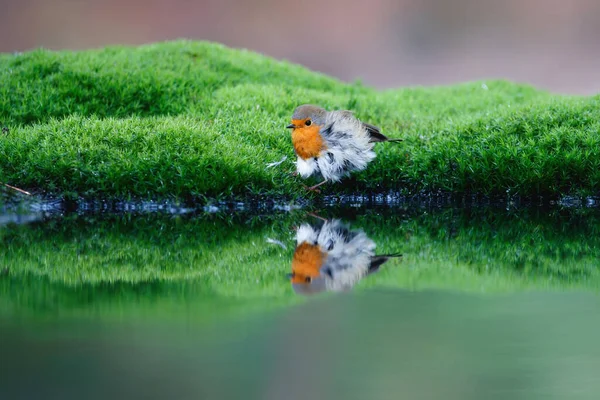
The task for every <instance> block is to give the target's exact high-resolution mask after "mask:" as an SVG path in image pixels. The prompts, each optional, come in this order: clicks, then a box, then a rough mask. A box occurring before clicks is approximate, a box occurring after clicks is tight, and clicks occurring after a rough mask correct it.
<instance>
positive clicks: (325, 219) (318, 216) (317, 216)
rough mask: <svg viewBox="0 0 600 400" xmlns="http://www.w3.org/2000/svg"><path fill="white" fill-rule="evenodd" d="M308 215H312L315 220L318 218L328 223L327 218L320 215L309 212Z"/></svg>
mask: <svg viewBox="0 0 600 400" xmlns="http://www.w3.org/2000/svg"><path fill="white" fill-rule="evenodd" d="M307 214H308V215H310V216H311V217H315V218H317V219H320V220H321V221H324V222H327V218H323V217H321V216H320V215H317V214H316V213H313V212H309V213H307Z"/></svg>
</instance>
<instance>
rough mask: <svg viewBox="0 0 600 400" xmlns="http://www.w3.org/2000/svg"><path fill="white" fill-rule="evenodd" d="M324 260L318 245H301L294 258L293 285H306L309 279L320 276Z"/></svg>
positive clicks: (297, 248)
mask: <svg viewBox="0 0 600 400" xmlns="http://www.w3.org/2000/svg"><path fill="white" fill-rule="evenodd" d="M324 259H325V254H323V252H322V251H321V249H320V248H319V246H318V245H314V244H309V243H306V242H305V243H301V244H300V245H299V246H298V247H296V251H295V252H294V257H293V258H292V274H293V275H292V283H304V282H305V279H306V278H307V277H311V278H314V277H317V276H319V274H320V269H321V266H322V265H323V261H324Z"/></svg>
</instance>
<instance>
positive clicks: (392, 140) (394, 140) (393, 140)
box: [387, 139, 404, 143]
mask: <svg viewBox="0 0 600 400" xmlns="http://www.w3.org/2000/svg"><path fill="white" fill-rule="evenodd" d="M387 141H388V142H392V143H394V142H396V143H397V142H403V141H404V139H388V140H387Z"/></svg>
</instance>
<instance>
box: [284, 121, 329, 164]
mask: <svg viewBox="0 0 600 400" xmlns="http://www.w3.org/2000/svg"><path fill="white" fill-rule="evenodd" d="M292 122H294V123H295V121H292ZM292 144H293V145H294V150H296V154H297V155H298V156H299V157H300V158H302V159H304V160H306V159H309V158H313V157H318V156H319V155H320V154H321V151H323V150H325V148H326V146H325V143H324V142H323V138H322V137H321V135H320V134H319V127H318V126H317V125H311V126H303V127H299V128H296V129H294V130H293V131H292Z"/></svg>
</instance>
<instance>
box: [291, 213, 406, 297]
mask: <svg viewBox="0 0 600 400" xmlns="http://www.w3.org/2000/svg"><path fill="white" fill-rule="evenodd" d="M375 247H376V245H375V242H373V241H372V240H371V239H369V238H368V237H367V235H366V234H365V233H364V232H363V231H362V230H351V229H350V227H349V225H347V224H345V223H343V222H341V221H340V220H337V219H333V220H325V219H322V220H321V222H318V223H315V224H308V223H304V224H302V225H300V226H299V227H298V229H297V230H296V249H295V251H294V256H293V259H292V272H291V274H288V278H289V279H290V281H291V283H292V287H293V289H294V291H295V292H296V293H299V294H313V293H318V292H322V291H325V290H329V291H336V292H337V291H345V290H349V289H351V288H352V287H353V286H354V285H355V284H356V283H358V281H360V280H361V279H362V278H364V277H365V276H367V275H370V274H372V273H374V272H376V271H378V270H379V268H380V267H381V265H383V264H384V263H385V262H386V261H388V260H389V259H391V258H395V257H402V254H387V255H375Z"/></svg>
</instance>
